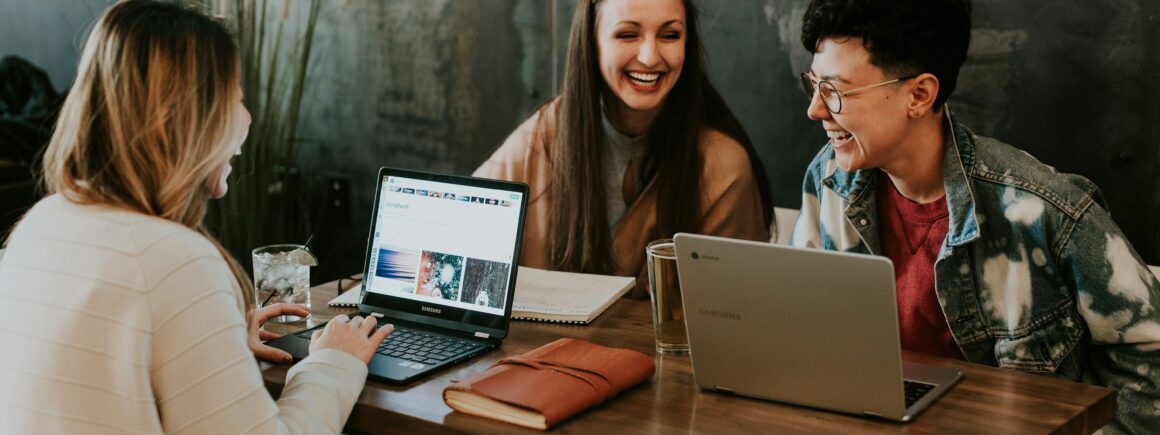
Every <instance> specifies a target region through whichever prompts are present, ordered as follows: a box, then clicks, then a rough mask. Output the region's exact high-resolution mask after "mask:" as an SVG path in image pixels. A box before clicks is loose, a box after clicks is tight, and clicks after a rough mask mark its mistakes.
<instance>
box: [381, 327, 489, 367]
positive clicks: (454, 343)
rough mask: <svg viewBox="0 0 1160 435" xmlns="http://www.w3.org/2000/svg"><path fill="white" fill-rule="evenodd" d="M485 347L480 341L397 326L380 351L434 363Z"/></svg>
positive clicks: (420, 361) (382, 344) (412, 359)
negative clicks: (475, 341)
mask: <svg viewBox="0 0 1160 435" xmlns="http://www.w3.org/2000/svg"><path fill="white" fill-rule="evenodd" d="M483 347H484V346H483V345H482V344H480V343H474V342H471V341H466V340H460V339H458V338H455V337H448V336H446V335H441V334H435V333H431V332H426V331H419V330H414V329H409V328H406V327H399V326H396V327H395V331H394V332H392V333H391V335H389V336H387V339H386V340H383V342H382V343H381V344H379V350H378V353H379V354H380V355H386V356H391V357H395V358H400V359H405V360H410V361H414V362H417V363H422V364H428V365H433V364H439V363H441V362H443V361H446V360H448V359H453V358H455V357H457V356H460V355H463V354H467V353H472V352H475V351H478V350H480V349H483Z"/></svg>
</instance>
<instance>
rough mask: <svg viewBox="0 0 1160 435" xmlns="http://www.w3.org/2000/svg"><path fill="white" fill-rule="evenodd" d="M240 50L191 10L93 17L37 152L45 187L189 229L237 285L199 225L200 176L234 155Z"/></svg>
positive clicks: (160, 5)
mask: <svg viewBox="0 0 1160 435" xmlns="http://www.w3.org/2000/svg"><path fill="white" fill-rule="evenodd" d="M238 68H239V61H238V49H237V45H236V44H235V42H234V40H233V36H232V35H231V33H230V31H229V30H228V29H227V28H226V26H225V25H224V24H222V23H221V22H219V21H217V20H215V19H213V18H210V17H207V16H206V15H204V14H202V13H201V12H199V11H198V10H197V9H195V8H193V7H192V6H183V5H180V4H176V3H172V2H160V1H154V0H125V1H121V2H119V3H117V4H116V5H114V6H112V7H110V8H109V9H108V10H107V11H105V13H104V14H103V15H102V16H101V17H100V19H99V20H98V21H97V23H96V25H95V26H94V27H93V30H92V32H91V33H90V34H89V37H88V40H87V42H86V43H85V48H84V51H83V52H82V54H81V61H80V66H79V67H78V70H77V78H76V81H75V83H74V84H73V87H72V89H71V90H70V91H69V94H68V97H67V98H66V99H65V102H64V105H63V107H62V108H61V113H60V118H59V119H58V121H57V124H56V129H55V131H54V132H53V136H52V140H51V142H49V145H48V148H47V149H46V151H45V158H44V166H43V169H44V180H43V181H44V184H45V187H46V189H47V191H48V193H50V194H52V193H60V194H62V195H64V196H65V197H66V198H68V199H69V200H71V201H73V202H76V203H80V204H109V205H113V206H116V207H120V208H125V209H129V210H133V211H136V212H138V213H142V214H146V215H150V216H157V217H160V218H163V219H167V220H170V221H173V222H177V223H180V224H182V225H184V226H186V227H189V228H191V229H193V230H195V231H197V232H199V233H201V234H202V235H203V236H205V237H206V238H207V239H209V240H210V241H211V242H213V243H214V245H215V246H217V247H218V251H220V252H221V254H222V256H223V257H224V258H225V259H226V262H227V263H228V264H229V266H230V270H231V272H233V274H234V277H235V278H236V279H237V281H238V284H239V285H240V286H241V288H242V292H243V299H244V300H245V301H246V308H247V311H248V310H249V309H251V308H252V304H253V298H252V293H253V286H252V284H251V283H250V280H249V278H248V277H246V274H245V272H244V270H243V269H242V268H241V267H240V266H239V265H238V263H237V261H236V260H234V259H233V258H232V257H231V256H230V255H229V254H228V253H227V252H226V251H225V250H224V249H222V248H221V245H220V244H218V243H217V241H216V240H215V239H214V237H212V236H211V235H210V234H209V233H208V232H207V231H206V229H205V228H204V226H203V225H202V218H203V217H204V216H205V213H206V207H207V205H208V204H207V203H208V202H209V200H210V195H211V193H210V191H209V189H208V187H207V183H206V182H207V180H208V179H209V178H210V177H211V176H212V175H213V172H214V171H215V170H217V169H218V168H219V167H221V165H222V163H224V162H225V161H227V160H228V159H229V158H230V156H231V154H232V153H233V152H234V150H233V149H232V146H231V144H235V143H239V142H240V138H237V137H231V133H230V132H234V131H237V130H238V129H237V128H234V127H236V126H234V125H233V123H234V122H236V121H235V120H234V116H233V115H234V113H233V107H234V106H233V101H234V99H236V98H237V97H238V95H237V92H239V91H238V90H237V89H239V87H238V86H237V83H238V80H239V71H238Z"/></svg>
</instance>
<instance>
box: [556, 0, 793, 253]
mask: <svg viewBox="0 0 1160 435" xmlns="http://www.w3.org/2000/svg"><path fill="white" fill-rule="evenodd" d="M601 1H602V0H581V1H580V2H579V4H578V5H577V6H576V13H575V15H574V16H573V19H572V30H571V35H570V37H569V41H568V58H567V59H568V60H567V66H566V68H565V70H564V80H563V83H562V84H561V89H560V97H559V98H558V101H559V104H558V106H557V107H556V117H555V120H554V121H555V127H556V132H555V135H554V136H551V135H545V136H542V137H541V140H544V141H554V144H555V145H554V146H552V147H547V146H545V149H547V150H549V153H550V159H551V162H552V166H553V171H552V176H551V177H552V178H551V189H552V192H553V195H552V197H551V198H552V199H551V205H550V207H549V208H550V211H549V228H552V234H553V236H552V240H551V241H550V243H549V255H550V256H551V261H552V264H553V266H554V267H555V268H557V269H560V270H571V271H579V272H592V273H609V272H611V271H612V270H613V269H614V268H615V267H616V265H615V264H613V257H612V254H611V251H612V246H611V245H612V240H611V239H612V233H611V229H610V228H609V224H608V219H607V213H606V203H605V198H604V192H605V190H604V175H603V172H602V169H601V162H602V160H601V154H600V153H601V151H600V150H601V147H602V143H603V141H604V137H603V134H602V133H601V125H600V119H601V116H602V115H601V105H600V98H601V95H602V94H603V93H604V90H605V88H606V87H607V84H605V83H604V79H603V77H602V76H601V75H600V69H599V68H600V61H599V57H598V55H597V53H598V50H597V47H596V21H597V19H598V13H599V7H600V2H601ZM682 3H683V4H684V7H685V29H686V30H685V32H686V41H685V53H686V56H685V63H684V66H683V67H682V68H683V69H682V72H681V76H680V78H679V79H678V80H677V83H676V84H675V85H674V86H673V89H672V90H671V91H670V92H669V94H668V96H667V97H666V98H665V102H664V106H663V107H662V108H661V111H660V113H659V114H658V115H657V118H656V120H654V122H653V124H652V125H651V126H650V127H649V130H648V148H647V150H646V153H645V158H644V161H643V162H642V163H643V165H642V169H643V170H642V175H643V178H642V179H644V180H653V179H654V177H655V181H654V182H655V183H656V189H657V203H656V216H657V224H656V229H655V230H654V234H651V237H652V238H660V237H669V236H672V235H673V234H675V233H677V232H679V231H696V230H697V229H698V228H699V226H700V223H701V210H700V198H699V196H697V194H695V193H692V192H700V191H701V184H702V179H701V171H700V168H701V167H702V165H703V160H704V156H702V155H701V152H700V148H699V143H700V140H701V138H702V137H704V135H705V133H706V132H708V131H709V130H717V131H720V132H721V133H723V134H725V135H726V136H729V137H730V138H732V139H733V140H735V141H737V142H738V143H740V144H741V146H742V147H744V148H745V151H746V154H748V156H749V163H750V165H751V167H752V171H753V175H754V176H755V177H757V185H758V190H759V191H760V194H761V202H762V206H763V207H764V214H765V223H766V225H767V226H768V225H769V224H770V222H772V220H773V215H772V214H773V205H772V204H773V202H772V199H771V196H770V191H769V181H768V180H767V179H766V176H765V167H764V166H763V165H762V164H761V160H760V159H759V158H758V156H757V152H756V150H754V148H753V142H752V141H751V140H750V139H749V135H748V134H746V133H745V129H744V128H743V127H742V126H741V122H740V121H738V120H737V117H736V116H734V115H733V112H732V111H731V110H729V106H728V105H726V104H725V100H724V99H722V98H721V95H720V94H718V93H717V90H716V89H715V88H714V87H713V85H712V84H711V83H710V82H709V78H708V77H707V75H706V67H705V54H704V48H703V46H702V44H701V39H700V33H699V31H698V28H697V14H698V13H697V8H696V5H695V4H694V3H693V1H692V0H682ZM547 107H548V106H545V107H544V108H541V109H540V125H541V128H540V131H545V130H544V129H543V128H542V126H543V125H544V122H545V118H547V116H546V114H547V113H549V112H548V111H547ZM548 136H550V137H548ZM646 183H647V182H646ZM690 195H692V198H690ZM642 249H643V247H642Z"/></svg>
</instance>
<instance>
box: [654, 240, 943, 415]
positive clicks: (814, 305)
mask: <svg viewBox="0 0 1160 435" xmlns="http://www.w3.org/2000/svg"><path fill="white" fill-rule="evenodd" d="M674 239H675V242H676V251H677V269H678V275H679V276H680V281H681V290H682V294H683V295H682V298H683V299H684V304H685V305H684V307H685V325H686V326H687V327H688V333H689V348H690V351H691V353H692V363H693V377H694V379H695V380H696V382H697V384H698V385H699V386H701V388H704V389H709V390H719V391H725V392H731V393H735V394H738V395H743V396H749V397H756V398H760V399H767V400H776V401H779V402H786V403H792V404H796V405H803V406H810V407H815V408H823V409H828V410H833V411H840V412H846V413H851V414H859V415H867V416H875V417H881V418H885V419H890V420H896V421H910V420H911V419H913V418H914V417H915V416H916V415H918V413H919V412H921V411H922V410H923V409H925V408H926V407H927V406H929V405H930V404H931V403H933V402H934V401H935V400H936V399H937V398H938V397H939V396H941V395H942V394H943V393H945V392H946V391H947V390H948V389H950V387H951V386H952V385H954V384H955V382H958V380H959V379H961V378H962V373H961V372H959V371H957V370H953V369H947V368H941V367H931V366H924V365H917V364H909V363H903V362H902V356H901V345H900V344H899V329H898V308H897V302H896V299H895V293H894V268H893V266H892V265H891V263H890V260H889V259H886V258H884V257H875V256H871V255H859V254H849V253H841V252H833V251H823V250H817V249H802V248H793V247H788V246H781V245H772V244H769V243H761V242H750V241H741V240H732V239H723V238H718V237H708V236H699V235H693V234H677V235H676V237H675V238H674Z"/></svg>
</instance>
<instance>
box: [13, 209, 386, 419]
mask: <svg viewBox="0 0 1160 435" xmlns="http://www.w3.org/2000/svg"><path fill="white" fill-rule="evenodd" d="M366 375H367V368H366V365H365V364H363V363H362V361H360V360H358V359H357V358H355V357H354V356H351V355H349V354H346V353H344V352H340V351H337V350H323V351H319V352H316V353H315V354H313V355H311V356H310V357H309V358H306V359H305V360H303V361H301V362H299V363H298V364H297V365H295V366H294V367H293V368H291V369H290V372H289V374H288V375H287V379H286V386H285V388H284V389H283V392H282V395H281V398H280V399H279V400H278V401H277V402H275V401H274V400H273V399H272V398H271V397H270V395H269V393H268V392H267V391H266V389H265V387H264V385H263V381H262V376H261V373H260V372H259V369H258V365H257V362H256V361H255V359H254V355H253V353H251V352H250V350H249V348H248V347H247V345H246V321H245V316H244V315H243V313H242V299H241V296H240V291H239V289H238V286H237V283H236V282H235V281H234V279H233V275H232V274H231V273H230V271H229V267H228V266H227V264H226V262H225V260H224V259H223V258H222V256H221V255H220V254H219V253H218V251H217V250H216V249H215V248H214V246H213V244H212V243H210V242H209V241H208V240H206V239H205V238H204V237H202V236H201V235H200V234H198V233H197V232H195V231H193V230H190V229H189V228H186V227H184V226H182V225H180V224H177V223H174V222H170V221H167V220H164V219H160V218H156V217H151V216H146V215H143V214H140V213H136V212H132V211H128V210H123V209H118V208H112V207H109V206H99V205H78V204H74V203H72V202H70V201H68V200H67V199H65V198H64V197H62V196H60V195H53V196H50V197H48V198H45V199H43V200H41V201H40V202H39V203H37V204H36V205H35V206H34V207H33V208H32V210H31V211H30V212H29V213H28V214H27V215H26V217H25V218H24V220H23V221H21V223H20V224H18V225H17V227H16V229H15V230H14V232H13V234H12V236H11V238H10V240H9V244H8V246H7V250H6V251H5V254H4V256H3V258H2V259H0V433H12V434H16V433H54V434H56V433H63V434H70V433H76V434H102V433H110V434H113V433H115V434H156V433H174V434H202V433H204V434H237V433H302V434H324V433H338V432H339V431H340V430H341V429H342V426H343V424H344V423H345V422H346V419H347V417H349V415H350V411H351V409H352V408H353V406H354V403H355V401H356V400H357V399H358V395H359V393H360V392H361V391H362V387H363V384H364V382H365V381H366Z"/></svg>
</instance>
